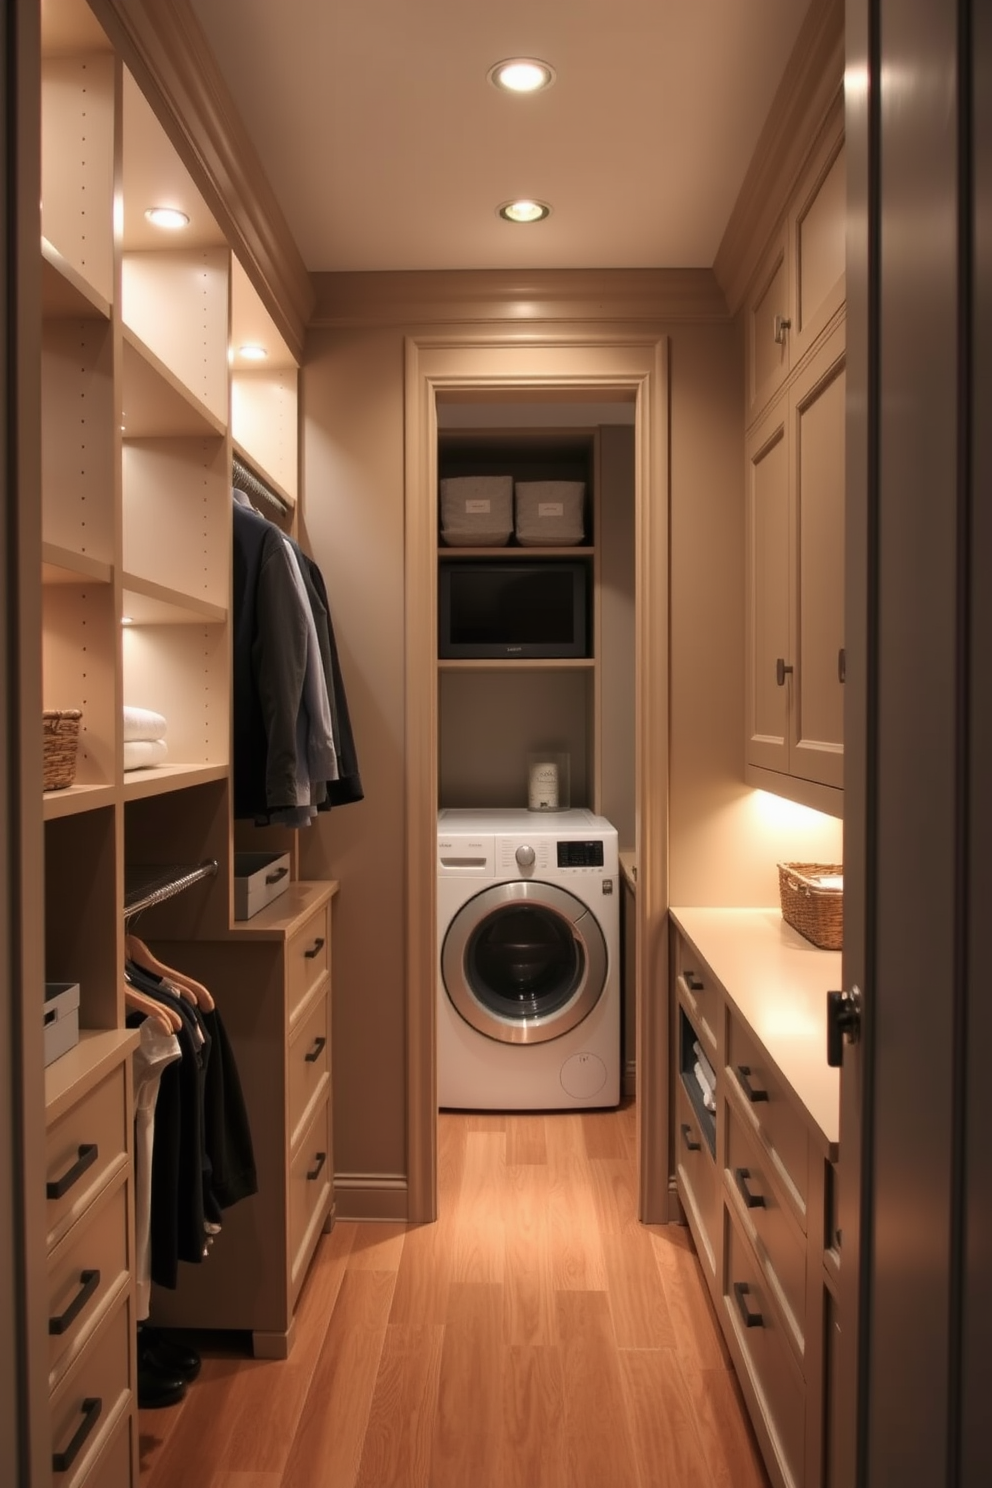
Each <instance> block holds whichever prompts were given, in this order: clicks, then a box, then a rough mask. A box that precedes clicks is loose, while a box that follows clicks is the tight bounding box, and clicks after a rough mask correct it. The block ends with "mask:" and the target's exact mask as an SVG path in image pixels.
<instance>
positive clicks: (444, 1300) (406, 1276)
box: [389, 1222, 454, 1328]
mask: <svg viewBox="0 0 992 1488" xmlns="http://www.w3.org/2000/svg"><path fill="white" fill-rule="evenodd" d="M453 1234H454V1226H453V1225H449V1227H448V1228H447V1229H444V1228H442V1225H441V1223H440V1222H438V1223H437V1224H428V1225H414V1226H413V1227H412V1228H411V1229H410V1230H408V1231H407V1234H406V1236H405V1238H404V1241H403V1254H402V1256H401V1257H400V1264H399V1270H398V1271H397V1273H396V1289H395V1291H394V1292H393V1305H392V1309H391V1311H390V1314H389V1321H390V1324H395V1325H396V1326H397V1327H408V1328H412V1327H417V1326H418V1325H419V1326H422V1327H427V1326H429V1325H431V1324H443V1322H444V1319H445V1317H446V1315H447V1311H448V1288H449V1286H450V1284H451V1259H452V1236H453Z"/></svg>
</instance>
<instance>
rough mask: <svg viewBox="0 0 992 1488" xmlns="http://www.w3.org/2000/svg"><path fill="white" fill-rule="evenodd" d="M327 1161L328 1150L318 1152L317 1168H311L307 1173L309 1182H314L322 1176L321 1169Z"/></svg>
mask: <svg viewBox="0 0 992 1488" xmlns="http://www.w3.org/2000/svg"><path fill="white" fill-rule="evenodd" d="M326 1161H327V1153H326V1152H318V1153H317V1166H316V1167H315V1168H311V1169H310V1171H309V1172H308V1173H307V1182H308V1183H313V1182H314V1180H315V1179H316V1178H319V1177H320V1170H321V1168H322V1167H323V1166H324V1164H325V1162H326Z"/></svg>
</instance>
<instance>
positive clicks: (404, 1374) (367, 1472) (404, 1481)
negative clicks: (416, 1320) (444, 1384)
mask: <svg viewBox="0 0 992 1488" xmlns="http://www.w3.org/2000/svg"><path fill="white" fill-rule="evenodd" d="M443 1344H444V1328H443V1327H441V1326H433V1327H424V1328H406V1327H400V1326H397V1325H396V1324H392V1323H391V1324H390V1325H389V1327H388V1328H387V1329H386V1337H385V1341H384V1343H383V1348H382V1357H381V1359H380V1361H379V1372H378V1374H377V1376H376V1382H375V1392H374V1394H373V1396H372V1405H371V1408H370V1410H369V1422H368V1428H367V1430H366V1433H365V1443H364V1447H363V1450H362V1458H361V1462H360V1464H359V1469H358V1479H357V1483H356V1488H430V1484H431V1449H432V1445H433V1437H434V1421H435V1418H436V1415H437V1404H438V1390H439V1388H440V1379H441V1353H442V1348H443Z"/></svg>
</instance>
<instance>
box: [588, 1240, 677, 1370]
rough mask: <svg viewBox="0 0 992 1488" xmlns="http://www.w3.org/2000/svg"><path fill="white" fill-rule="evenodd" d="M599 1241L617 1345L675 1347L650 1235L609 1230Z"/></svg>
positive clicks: (669, 1316) (626, 1347) (671, 1323)
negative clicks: (607, 1282)
mask: <svg viewBox="0 0 992 1488" xmlns="http://www.w3.org/2000/svg"><path fill="white" fill-rule="evenodd" d="M601 1243H602V1247H603V1257H604V1259H605V1262H606V1274H607V1277H608V1278H609V1284H608V1287H607V1296H608V1298H609V1303H610V1316H611V1317H612V1319H613V1331H614V1334H615V1336H616V1344H617V1347H618V1348H621V1349H652V1348H674V1347H675V1343H676V1338H675V1326H674V1324H673V1322H672V1315H671V1312H670V1311H669V1307H668V1298H667V1296H666V1293H665V1287H664V1283H663V1282H662V1279H661V1272H660V1270H659V1268H658V1263H657V1261H656V1260H655V1257H654V1247H653V1244H652V1241H651V1236H650V1235H647V1234H643V1233H640V1234H638V1233H637V1232H636V1231H635V1232H633V1233H632V1234H629V1235H627V1234H623V1235H617V1234H609V1233H608V1234H605V1235H603V1237H602V1241H601Z"/></svg>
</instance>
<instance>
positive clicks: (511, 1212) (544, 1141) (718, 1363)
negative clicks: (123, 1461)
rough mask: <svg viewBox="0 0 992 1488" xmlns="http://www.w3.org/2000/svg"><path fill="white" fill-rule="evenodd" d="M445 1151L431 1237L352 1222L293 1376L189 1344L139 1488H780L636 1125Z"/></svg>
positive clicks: (444, 1139) (452, 1128) (607, 1116)
mask: <svg viewBox="0 0 992 1488" xmlns="http://www.w3.org/2000/svg"><path fill="white" fill-rule="evenodd" d="M438 1143H439V1147H438V1159H439V1161H438V1167H439V1190H440V1195H439V1196H440V1218H439V1220H438V1222H437V1223H436V1224H434V1225H424V1226H420V1227H408V1226H406V1225H393V1224H352V1223H344V1222H339V1223H338V1224H337V1225H336V1226H335V1228H334V1230H333V1232H332V1233H331V1234H330V1235H326V1236H324V1237H323V1238H322V1240H321V1243H320V1246H319V1248H318V1250H317V1254H316V1256H315V1258H314V1262H313V1265H312V1267H311V1271H310V1275H309V1277H308V1279H307V1282H306V1284H305V1288H304V1291H303V1295H302V1298H301V1303H300V1308H299V1313H298V1319H297V1336H296V1344H295V1347H294V1349H293V1352H292V1355H291V1356H290V1358H289V1359H288V1360H286V1361H284V1362H275V1363H274V1362H271V1361H266V1360H256V1359H253V1358H250V1357H247V1356H246V1354H245V1352H244V1351H243V1350H242V1351H241V1352H239V1351H238V1348H237V1339H235V1340H234V1341H233V1342H232V1340H231V1339H227V1338H223V1337H221V1338H218V1336H217V1335H210V1336H202V1337H196V1338H195V1339H194V1341H195V1342H197V1344H198V1346H199V1347H200V1348H201V1351H202V1353H203V1368H202V1372H201V1374H200V1376H199V1378H198V1379H197V1380H196V1381H195V1382H194V1383H193V1384H192V1385H191V1386H190V1389H189V1391H188V1393H187V1396H186V1398H185V1400H184V1401H182V1402H181V1404H179V1405H176V1406H173V1407H170V1408H169V1409H166V1410H154V1411H141V1412H140V1413H139V1417H140V1433H141V1485H142V1488H190V1485H193V1488H686V1485H689V1484H696V1483H698V1484H705V1485H707V1488H767V1482H768V1480H767V1478H766V1476H765V1473H764V1470H763V1467H762V1465H761V1461H760V1457H759V1454H758V1450H757V1447H756V1446H755V1443H754V1439H753V1436H752V1434H751V1430H750V1425H749V1423H748V1421H747V1418H746V1415H745V1412H744V1408H743V1405H742V1404H741V1401H740V1397H739V1394H738V1390H737V1385H736V1380H735V1378H734V1375H733V1373H732V1371H731V1369H730V1365H729V1360H728V1358H727V1355H726V1353H725V1351H724V1347H723V1343H722V1339H721V1337H720V1334H719V1329H718V1327H717V1323H716V1320H715V1318H714V1316H713V1314H712V1310H711V1307H710V1303H709V1297H708V1294H707V1293H706V1289H705V1283H704V1282H703V1278H702V1275H701V1273H700V1270H699V1265H698V1262H697V1260H696V1257H695V1254H694V1252H693V1249H692V1244H691V1241H690V1239H689V1235H688V1231H687V1230H685V1229H682V1228H680V1227H678V1226H674V1225H670V1226H655V1227H645V1226H643V1225H641V1224H639V1223H638V1221H637V1218H636V1193H637V1188H636V1184H637V1178H636V1168H635V1154H634V1109H633V1106H630V1105H628V1106H625V1107H622V1108H621V1109H620V1110H619V1111H616V1112H612V1111H611V1112H586V1113H572V1112H562V1113H558V1112H555V1113H551V1114H548V1115H545V1116H540V1115H522V1116H518V1115H508V1116H489V1115H484V1116H472V1115H461V1114H458V1115H455V1114H450V1113H442V1115H441V1117H440V1124H439V1138H438Z"/></svg>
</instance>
